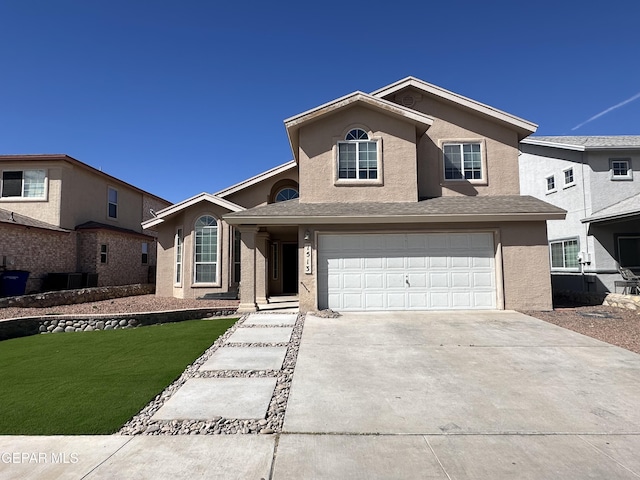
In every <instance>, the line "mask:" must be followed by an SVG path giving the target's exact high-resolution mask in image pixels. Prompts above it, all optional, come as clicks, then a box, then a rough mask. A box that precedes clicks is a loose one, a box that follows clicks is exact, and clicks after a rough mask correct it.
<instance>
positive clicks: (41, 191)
mask: <svg viewBox="0 0 640 480" xmlns="http://www.w3.org/2000/svg"><path fill="white" fill-rule="evenodd" d="M46 178H47V175H46V172H45V170H5V171H4V172H2V198H44V197H45V190H46V188H45V187H46Z"/></svg>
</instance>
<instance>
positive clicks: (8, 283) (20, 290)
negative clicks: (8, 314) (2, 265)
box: [0, 270, 29, 297]
mask: <svg viewBox="0 0 640 480" xmlns="http://www.w3.org/2000/svg"><path fill="white" fill-rule="evenodd" d="M28 278H29V272H26V271H24V270H6V271H4V272H3V273H2V277H1V279H0V293H1V294H2V296H3V297H17V296H18V295H24V292H25V290H26V289H27V279H28Z"/></svg>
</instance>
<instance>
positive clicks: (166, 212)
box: [142, 192, 245, 229]
mask: <svg viewBox="0 0 640 480" xmlns="http://www.w3.org/2000/svg"><path fill="white" fill-rule="evenodd" d="M200 202H209V203H212V204H214V205H218V206H219V207H222V208H226V209H227V210H229V211H231V212H241V211H243V210H245V208H244V207H241V206H240V205H236V204H235V203H233V202H230V201H228V200H225V199H224V198H220V197H218V196H216V195H212V194H210V193H204V192H203V193H200V194H198V195H195V196H193V197H191V198H187V199H186V200H183V201H182V202H179V203H176V204H174V205H171V206H170V207H167V208H163V209H162V210H160V211H159V212H156V216H155V218H152V219H150V220H147V221H145V222H142V228H144V229H147V228H151V227H155V226H156V225H159V224H161V223H162V222H164V221H165V219H167V218H169V217H172V216H173V215H175V214H177V213H179V212H181V211H182V210H184V209H186V208H189V207H191V206H192V205H196V204H198V203H200Z"/></svg>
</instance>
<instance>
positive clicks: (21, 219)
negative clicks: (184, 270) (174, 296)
mask: <svg viewBox="0 0 640 480" xmlns="http://www.w3.org/2000/svg"><path fill="white" fill-rule="evenodd" d="M0 171H1V172H0V173H1V183H0V260H2V265H3V267H4V268H5V269H11V270H25V271H28V272H29V279H28V283H27V287H26V292H27V293H31V292H37V291H40V290H42V289H43V288H44V289H49V288H51V289H57V288H69V287H82V286H87V285H88V286H105V285H125V284H134V283H146V282H148V277H149V274H150V269H151V275H152V278H153V277H155V264H156V242H155V235H154V234H151V233H150V232H144V231H143V230H142V227H141V223H142V222H143V221H145V220H148V219H149V218H152V216H153V215H152V211H155V210H161V209H163V208H166V207H167V206H169V205H170V202H168V201H166V200H163V199H161V198H159V197H157V196H155V195H152V194H151V193H148V192H145V191H143V190H141V189H139V188H137V187H134V186H133V185H130V184H128V183H125V182H123V181H122V180H119V179H117V178H115V177H112V176H110V175H107V174H105V173H103V172H101V171H99V170H97V169H95V168H93V167H91V166H89V165H87V164H85V163H83V162H80V161H78V160H76V159H74V158H72V157H70V156H68V155H0ZM52 274H56V275H52ZM66 274H71V275H66ZM81 274H84V276H83V275H81ZM65 282H66V284H65Z"/></svg>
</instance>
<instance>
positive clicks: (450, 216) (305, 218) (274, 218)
mask: <svg viewBox="0 0 640 480" xmlns="http://www.w3.org/2000/svg"><path fill="white" fill-rule="evenodd" d="M565 215H566V211H565V210H563V209H561V208H559V207H556V206H554V205H551V204H549V203H547V202H544V201H542V200H539V199H537V198H534V197H531V196H521V195H505V196H489V195H487V196H473V197H471V196H455V197H453V196H452V197H437V198H432V199H429V200H422V201H420V202H402V203H395V202H389V203H379V202H370V203H359V202H350V203H300V202H299V201H298V199H295V200H288V201H286V202H279V203H272V204H268V205H263V206H260V207H255V208H252V209H249V210H245V211H243V212H239V213H230V214H227V215H225V216H224V219H225V221H226V222H227V223H229V224H231V225H243V224H251V225H298V224H301V223H302V224H304V223H314V224H363V223H372V224H394V223H436V222H437V223H460V222H463V223H471V222H489V221H492V222H493V221H503V222H505V221H533V220H535V221H540V220H562V219H564V218H565Z"/></svg>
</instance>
